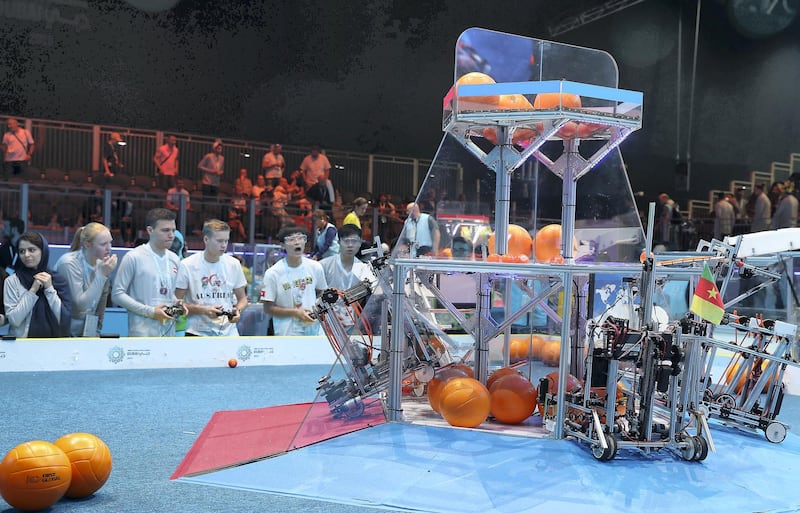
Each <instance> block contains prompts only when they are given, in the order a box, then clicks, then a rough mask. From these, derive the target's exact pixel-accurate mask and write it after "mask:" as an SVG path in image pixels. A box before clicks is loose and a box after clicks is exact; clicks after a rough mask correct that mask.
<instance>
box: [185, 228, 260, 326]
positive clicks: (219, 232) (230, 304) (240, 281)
mask: <svg viewBox="0 0 800 513" xmlns="http://www.w3.org/2000/svg"><path fill="white" fill-rule="evenodd" d="M230 235H231V227H230V226H229V225H228V223H226V222H224V221H220V220H219V219H211V220H209V221H206V222H205V223H203V244H204V247H205V249H204V250H203V252H202V253H195V254H194V255H191V256H189V257H187V258H185V259H183V260H182V261H181V267H180V270H179V271H178V278H177V281H176V284H175V287H176V288H175V296H176V297H177V298H178V299H179V300H183V301H184V305H185V306H186V309H187V310H188V312H189V313H188V314H187V317H186V335H187V336H231V335H234V336H236V335H239V330H238V329H237V328H236V323H237V322H239V319H240V318H241V315H242V312H243V311H244V309H245V308H247V294H246V293H245V288H246V287H247V280H246V279H245V277H244V272H243V271H242V266H241V264H240V263H239V261H238V260H236V259H235V258H233V257H232V256H231V255H227V254H225V250H227V249H228V241H229V240H230Z"/></svg>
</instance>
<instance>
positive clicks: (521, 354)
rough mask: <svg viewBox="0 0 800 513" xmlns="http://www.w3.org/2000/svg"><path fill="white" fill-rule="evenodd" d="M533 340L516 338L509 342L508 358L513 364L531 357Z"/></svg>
mask: <svg viewBox="0 0 800 513" xmlns="http://www.w3.org/2000/svg"><path fill="white" fill-rule="evenodd" d="M531 349H532V347H531V340H530V339H529V338H527V337H525V338H523V337H514V338H512V339H511V340H509V341H508V357H509V359H510V360H511V363H515V362H518V361H520V360H524V359H526V358H528V357H530V356H531Z"/></svg>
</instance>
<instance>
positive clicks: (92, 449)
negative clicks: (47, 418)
mask: <svg viewBox="0 0 800 513" xmlns="http://www.w3.org/2000/svg"><path fill="white" fill-rule="evenodd" d="M110 474H111V451H110V450H109V448H108V446H107V445H106V444H105V442H103V440H101V439H100V438H98V437H97V436H95V435H93V434H90V433H70V434H67V435H64V436H62V437H61V438H59V439H58V440H56V441H55V442H53V443H50V442H46V441H44V440H31V441H29V442H25V443H22V444H19V445H18V446H16V447H14V448H13V449H11V450H10V451H9V452H8V454H6V456H5V458H3V461H2V462H0V495H2V496H3V499H5V501H6V502H8V503H9V504H10V505H11V506H13V507H15V508H17V509H19V510H22V511H40V510H43V509H47V508H49V507H50V506H52V505H53V504H55V503H56V502H58V501H59V500H61V499H62V498H63V497H67V498H69V499H82V498H85V497H89V496H90V495H92V494H94V493H95V492H96V491H97V490H99V489H100V487H102V486H103V485H104V484H105V482H106V480H107V479H108V476H109V475H110Z"/></svg>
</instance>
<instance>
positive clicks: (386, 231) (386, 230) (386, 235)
mask: <svg viewBox="0 0 800 513" xmlns="http://www.w3.org/2000/svg"><path fill="white" fill-rule="evenodd" d="M375 208H377V209H378V230H377V232H378V236H379V237H380V238H381V242H391V241H392V240H394V238H395V236H396V235H395V229H394V224H395V223H396V222H398V221H399V218H398V217H397V210H396V209H395V206H394V204H392V202H391V196H390V195H389V194H388V193H386V192H382V193H380V194H379V195H378V204H377V205H376V207H375Z"/></svg>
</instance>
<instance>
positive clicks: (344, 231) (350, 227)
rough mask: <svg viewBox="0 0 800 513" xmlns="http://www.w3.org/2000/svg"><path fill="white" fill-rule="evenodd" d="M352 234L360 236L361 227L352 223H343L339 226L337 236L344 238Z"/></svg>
mask: <svg viewBox="0 0 800 513" xmlns="http://www.w3.org/2000/svg"><path fill="white" fill-rule="evenodd" d="M353 235H357V236H358V238H361V228H359V227H358V226H356V225H354V224H343V225H342V227H341V228H339V238H340V239H346V238H347V237H352V236H353Z"/></svg>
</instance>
